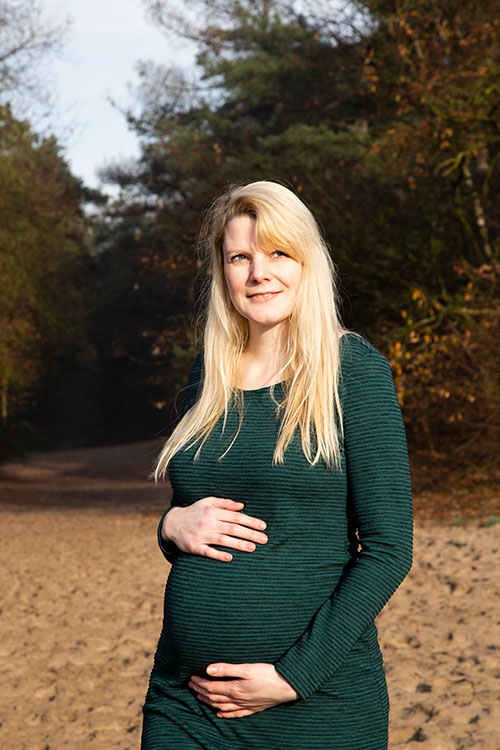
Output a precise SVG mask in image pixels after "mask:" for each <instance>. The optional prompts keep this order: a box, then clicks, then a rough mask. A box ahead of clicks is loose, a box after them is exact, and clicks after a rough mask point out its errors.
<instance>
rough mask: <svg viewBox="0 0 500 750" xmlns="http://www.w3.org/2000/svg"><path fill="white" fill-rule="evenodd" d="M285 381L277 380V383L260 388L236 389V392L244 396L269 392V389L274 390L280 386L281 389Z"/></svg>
mask: <svg viewBox="0 0 500 750" xmlns="http://www.w3.org/2000/svg"><path fill="white" fill-rule="evenodd" d="M286 382H287V381H286V380H278V382H277V383H271V385H264V386H262V387H261V388H236V390H237V391H240V393H243V394H244V395H245V396H246V395H247V394H249V393H264V391H270V390H271V388H276V387H278V386H280V387H281V388H282V387H283V384H284V383H286Z"/></svg>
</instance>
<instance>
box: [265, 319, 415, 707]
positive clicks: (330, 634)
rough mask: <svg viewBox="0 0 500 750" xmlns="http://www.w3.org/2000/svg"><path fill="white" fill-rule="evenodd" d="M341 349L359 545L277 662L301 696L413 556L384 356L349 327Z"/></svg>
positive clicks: (337, 660) (405, 476)
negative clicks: (324, 597) (324, 598)
mask: <svg viewBox="0 0 500 750" xmlns="http://www.w3.org/2000/svg"><path fill="white" fill-rule="evenodd" d="M341 354H342V380H341V397H342V406H343V426H344V450H345V456H346V472H347V486H348V497H347V512H348V516H349V524H350V528H351V530H354V529H356V530H357V535H358V539H359V543H360V551H359V552H358V553H357V557H356V558H355V559H354V561H353V562H352V564H351V565H350V566H349V567H348V569H347V570H346V572H345V574H344V575H343V576H342V577H341V579H340V581H339V583H338V585H337V587H336V588H335V590H334V591H333V593H332V594H331V596H330V597H329V598H328V599H327V600H326V601H325V602H324V603H323V605H322V606H321V607H320V609H319V610H318V612H317V613H316V614H315V616H314V617H313V619H312V620H311V622H310V623H309V626H308V628H307V630H306V631H305V632H304V633H303V635H302V636H301V637H300V638H299V639H298V640H297V641H296V642H295V644H294V645H293V646H292V647H291V648H290V649H289V650H288V651H287V652H286V653H285V654H284V655H283V656H282V657H281V658H280V659H279V660H278V661H277V662H276V663H275V666H276V669H277V670H278V672H279V673H280V674H281V675H282V676H283V677H284V678H285V679H286V680H287V682H289V683H290V684H291V685H292V686H293V687H294V688H295V689H296V690H297V692H298V693H299V695H300V697H301V698H307V697H308V696H309V695H311V694H312V693H313V692H315V691H316V690H318V689H319V688H320V687H321V685H323V684H324V683H325V682H327V681H328V680H329V679H330V678H331V677H332V676H333V675H334V674H335V672H336V670H338V669H339V667H340V666H341V664H342V662H343V661H344V659H345V658H346V656H347V654H348V653H349V651H350V649H351V648H352V647H353V645H354V644H355V643H356V641H357V640H358V639H359V637H360V636H361V635H362V634H363V633H364V632H365V630H366V629H367V628H368V627H369V626H370V624H371V623H372V622H373V620H374V618H375V616H376V615H377V614H378V613H379V612H380V610H381V609H382V607H383V606H384V605H385V604H386V602H387V601H388V599H389V598H390V597H391V595H392V594H393V593H394V591H395V590H396V589H397V587H398V586H399V584H400V583H401V581H402V580H403V578H404V577H405V576H406V574H407V572H408V571H409V569H410V567H411V559H412V506H411V484H410V472H409V465H408V454H407V448H406V438H405V431H404V425H403V421H402V417H401V411H400V408H399V404H398V400H397V396H396V393H395V389H394V383H393V379H392V374H391V370H390V367H389V364H388V362H387V360H386V359H385V358H384V357H383V356H382V355H381V354H380V353H379V352H378V351H377V350H376V349H375V348H374V347H372V346H371V345H370V344H369V343H368V342H367V341H365V339H362V338H361V337H358V336H355V335H352V334H349V335H347V336H345V337H343V339H342V341H341ZM321 512H322V511H321V509H318V513H321Z"/></svg>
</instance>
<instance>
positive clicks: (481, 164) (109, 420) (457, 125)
mask: <svg viewBox="0 0 500 750" xmlns="http://www.w3.org/2000/svg"><path fill="white" fill-rule="evenodd" d="M184 5H185V7H186V8H188V10H186V11H185V12H184V11H182V12H179V10H178V7H179V6H178V5H177V6H171V4H170V3H169V2H166V1H164V0H146V2H145V6H146V11H147V13H148V14H149V16H150V17H151V19H152V20H153V21H154V22H155V23H156V24H157V25H158V26H159V27H161V28H163V29H164V31H165V38H166V42H165V43H166V44H168V40H169V39H172V38H173V36H177V37H178V36H181V37H182V36H184V37H187V38H189V39H190V40H191V41H194V42H195V43H196V45H197V49H198V54H197V57H196V68H195V70H192V71H189V72H186V71H183V70H181V69H177V68H174V67H167V66H162V65H154V64H152V63H142V64H140V65H139V81H138V83H137V85H136V87H135V89H134V93H133V97H132V99H133V101H132V102H131V104H130V108H129V110H128V111H127V112H124V116H125V117H126V118H127V121H128V124H129V126H130V128H131V129H132V130H133V131H134V132H135V134H136V135H137V138H138V140H139V142H140V149H141V155H140V157H139V159H137V160H135V161H133V162H130V161H129V162H127V163H116V164H114V165H112V166H108V167H107V168H106V174H105V175H104V176H105V178H106V179H107V180H108V181H110V182H112V183H114V184H115V185H116V186H118V187H119V195H118V197H117V198H115V199H112V200H111V199H107V198H106V197H105V196H103V195H101V194H100V193H98V192H96V191H95V190H90V189H88V188H87V187H86V186H85V185H83V184H82V182H81V181H80V180H78V179H77V178H76V177H75V176H74V175H72V174H71V172H70V169H69V167H68V165H67V163H66V162H65V159H64V155H63V149H62V147H61V146H60V144H59V143H58V141H57V139H56V138H55V137H54V136H52V135H50V134H47V133H40V132H38V131H37V129H36V127H35V126H34V125H33V123H32V122H30V118H29V116H27V117H20V116H19V115H18V114H16V113H17V110H16V106H15V103H16V102H18V101H19V98H21V99H22V98H23V97H24V98H25V99H26V98H28V99H29V98H30V97H31V96H33V94H34V91H35V88H36V90H37V91H39V87H38V86H36V85H35V83H34V79H33V78H32V74H33V71H34V69H36V67H37V65H38V61H39V60H40V59H41V58H43V56H44V55H46V54H48V53H50V51H51V50H53V49H54V48H55V47H56V46H57V45H58V44H59V43H60V40H61V38H62V36H63V30H62V29H61V28H55V27H52V28H48V27H47V26H44V25H43V24H41V23H40V19H39V18H38V17H37V3H36V0H19V1H18V2H0V414H1V422H0V459H7V458H11V457H13V456H15V455H19V454H23V453H26V452H29V451H32V450H38V449H41V448H43V449H47V448H52V447H54V448H56V447H77V446H83V445H103V444H116V443H125V442H131V441H137V440H143V439H151V438H152V437H155V436H158V435H160V434H168V431H169V429H170V428H171V426H172V424H173V421H174V420H175V412H176V408H175V406H176V405H175V395H176V394H177V392H178V391H179V390H180V389H181V388H182V386H183V384H184V383H185V379H186V375H187V372H188V371H189V368H190V364H191V362H192V360H193V358H194V355H195V353H196V352H197V351H198V349H199V347H200V341H199V338H198V339H197V338H196V336H194V335H193V309H194V308H196V303H197V302H198V300H199V298H200V296H201V294H202V290H203V287H204V282H205V281H206V280H207V272H206V270H205V267H204V264H203V262H202V260H201V259H200V258H198V256H197V253H196V251H195V245H196V237H197V235H198V232H199V229H200V218H201V216H202V213H203V211H204V209H206V207H207V205H208V204H209V203H210V201H211V200H212V199H213V198H214V197H215V196H216V195H217V194H218V193H219V192H220V191H221V190H222V189H223V188H224V187H225V186H226V185H227V184H228V183H232V182H247V181H250V180H254V179H274V180H279V181H281V182H283V183H284V184H285V185H287V186H289V187H291V188H292V189H294V190H295V191H296V192H297V193H298V194H299V195H300V197H301V198H302V199H303V200H304V201H305V202H306V204H307V205H308V206H309V207H310V208H311V210H312V211H313V213H314V215H315V216H316V217H317V218H318V219H319V221H320V223H321V226H322V228H323V231H324V234H325V236H326V239H327V241H328V243H329V245H330V247H331V250H332V257H333V259H334V261H335V264H336V266H337V268H338V270H339V273H340V277H341V281H342V288H341V292H342V298H343V317H344V321H345V323H346V325H347V326H348V327H349V328H352V329H354V330H357V331H359V332H361V333H363V334H364V335H366V336H367V337H368V338H369V339H370V340H371V341H372V342H373V343H374V344H375V345H376V346H378V347H379V348H380V349H381V350H382V351H383V352H384V353H385V354H386V355H387V356H388V358H389V360H390V362H391V365H392V368H393V372H394V376H395V382H396V387H397V391H398V395H399V398H400V402H401V405H402V409H403V414H404V418H405V423H406V427H407V432H408V439H409V445H410V452H411V456H412V463H413V473H414V480H415V482H416V486H417V488H419V489H423V490H425V489H428V488H429V489H430V488H434V489H436V488H437V489H439V488H443V487H445V486H446V487H447V488H448V489H449V488H450V487H455V488H456V489H457V495H460V492H462V490H463V488H464V487H467V485H469V486H470V485H471V484H473V485H474V486H475V487H476V501H477V502H480V500H481V492H482V491H483V490H484V492H483V494H485V495H488V496H490V497H491V492H496V493H497V494H498V489H499V487H500V476H499V475H498V454H499V447H500V446H499V443H500V439H499V437H500V436H499V430H500V348H499V346H498V342H499V340H500V299H499V295H498V288H499V286H498V285H499V281H500V210H499V208H500V190H499V188H500V164H499V155H500V107H499V104H500V55H499V47H500V41H499V40H500V21H499V19H498V13H497V3H496V2H495V1H494V0H485V1H484V2H481V3H477V2H472V0H463V1H462V2H457V1H456V0H442V1H441V2H440V3H437V2H435V1H434V0H366V1H365V0H363V1H357V2H354V1H351V2H343V3H342V2H332V1H330V0H311V1H310V2H308V3H299V2H292V0H290V1H289V2H284V1H282V0H256V1H253V2H250V0H240V1H239V2H234V0H231V1H228V0H194V1H193V2H190V3H189V5H188V4H187V3H186V4H184ZM181 7H184V6H181ZM477 487H483V490H480V491H479V492H478V491H477ZM464 502H465V501H464ZM467 502H468V503H469V504H470V495H469V496H468V500H467Z"/></svg>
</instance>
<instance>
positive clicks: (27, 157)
mask: <svg viewBox="0 0 500 750" xmlns="http://www.w3.org/2000/svg"><path fill="white" fill-rule="evenodd" d="M0 185H1V189H0V320H1V326H0V381H1V382H0V387H1V391H0V400H1V418H2V421H3V423H4V425H5V424H6V423H8V422H9V421H10V420H11V419H13V418H14V417H15V416H16V414H22V413H23V412H25V411H26V408H27V406H28V405H30V404H31V399H32V397H33V394H34V393H35V392H36V390H37V388H38V387H39V385H40V382H41V379H42V376H43V374H44V372H46V371H47V368H48V367H49V366H50V363H51V362H54V361H55V360H56V359H57V358H58V357H61V356H64V355H65V354H67V353H68V351H72V352H74V351H75V349H77V348H78V344H79V342H81V338H82V298H81V290H80V289H79V287H78V283H79V282H78V274H79V272H80V271H81V264H82V263H83V262H84V261H83V258H84V251H85V240H84V237H85V232H84V226H83V217H82V214H81V210H80V201H81V199H82V188H81V185H80V183H79V182H78V180H76V178H74V177H73V176H72V175H71V173H70V172H69V169H68V167H67V165H66V164H65V162H64V160H63V158H62V156H61V153H60V149H59V147H58V145H57V142H56V141H55V139H54V138H42V137H39V136H37V135H36V134H35V133H33V132H32V130H31V129H30V127H29V125H28V124H27V123H25V122H22V121H19V120H16V119H15V118H14V117H13V116H12V114H11V112H10V110H9V109H5V108H3V109H0Z"/></svg>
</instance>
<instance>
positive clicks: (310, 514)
mask: <svg viewBox="0 0 500 750" xmlns="http://www.w3.org/2000/svg"><path fill="white" fill-rule="evenodd" d="M341 362H342V381H341V399H342V406H343V422H344V445H343V453H342V470H341V471H338V470H329V469H327V468H326V466H324V464H319V465H317V466H313V467H311V466H310V465H309V464H308V463H307V461H306V459H305V457H304V455H303V453H302V450H301V446H300V438H299V437H298V436H297V437H296V438H295V439H294V441H293V442H292V443H291V445H290V447H289V448H288V450H287V451H286V454H285V462H284V464H282V465H277V466H273V465H272V458H273V451H274V447H275V444H276V438H277V434H278V429H279V421H278V420H277V417H276V404H275V401H274V400H273V394H272V391H271V389H269V388H261V389H258V390H254V391H245V392H244V404H245V406H244V409H245V411H244V419H243V424H242V427H241V430H240V433H239V435H238V437H237V439H236V441H235V443H234V445H233V446H232V447H231V449H230V451H229V452H228V453H227V454H226V455H225V456H224V458H222V459H220V456H221V455H222V454H223V453H224V451H225V449H226V448H227V446H228V445H229V443H230V442H231V440H232V439H233V437H234V434H235V431H236V429H237V425H238V417H237V415H236V414H235V413H233V412H231V413H230V415H229V418H228V420H227V424H226V428H225V431H224V432H222V425H221V424H220V425H218V426H217V427H216V429H214V431H213V432H212V434H211V435H210V437H209V439H208V440H207V442H206V444H205V445H204V447H203V449H202V451H201V455H200V458H199V459H198V460H197V461H194V460H193V456H194V452H195V449H190V450H188V451H184V452H183V453H180V454H177V455H176V456H175V457H174V459H173V460H172V462H171V465H170V480H171V483H172V487H173V491H174V492H173V499H172V505H181V506H185V505H188V504H190V503H193V502H195V501H196V500H199V499H200V498H202V497H206V496H209V495H214V496H218V497H229V498H232V499H233V500H241V501H243V502H244V503H245V508H244V512H245V513H248V514H250V515H254V516H257V517H259V518H262V519H264V520H265V521H266V522H267V525H268V526H267V532H266V533H267V534H268V537H269V541H268V543H267V544H266V545H258V546H257V549H256V550H255V551H254V552H252V553H244V552H238V551H234V550H231V551H232V553H233V556H234V557H233V560H232V561H231V562H230V563H222V562H218V561H215V560H209V559H207V558H203V557H199V556H194V555H188V554H184V553H182V552H180V551H178V550H175V549H173V548H172V547H169V548H167V547H165V545H164V543H163V542H162V540H161V537H159V541H160V546H162V549H163V552H164V554H165V556H166V557H167V559H169V560H170V561H171V562H172V563H173V565H172V569H171V572H170V575H169V579H168V581H167V587H166V591H165V615H164V624H163V630H162V633H161V636H160V640H159V643H158V649H157V652H156V656H155V664H154V667H153V671H152V674H151V679H150V685H149V690H148V694H147V696H146V702H145V705H144V726H143V741H142V748H143V750H167V749H168V750H170V749H172V750H194V748H204V749H205V750H226V749H227V750H229V749H230V750H252V748H255V750H385V749H386V748H387V718H388V698H387V690H386V684H385V678H384V673H383V667H382V659H381V655H380V650H379V647H378V643H377V635H376V629H375V626H374V623H373V621H374V618H375V616H376V614H377V613H378V612H379V611H380V609H381V608H382V607H383V606H384V604H385V603H386V601H387V600H388V599H389V597H390V596H391V594H392V593H393V592H394V591H395V589H396V588H397V586H398V585H399V583H400V582H401V581H402V579H403V578H404V576H405V575H406V573H407V572H408V570H409V568H410V565H411V549H412V512H411V489H410V476H409V467H408V457H407V450H406V441H405V433H404V427H403V424H402V419H401V413H400V409H399V405H398V401H397V397H396V394H395V390H394V384H393V381H392V375H391V372H390V368H389V365H388V363H387V360H386V359H385V358H384V357H383V356H382V355H381V354H380V353H379V352H377V350H376V349H374V348H373V347H372V346H371V345H370V344H369V343H368V342H367V341H366V340H365V339H363V338H361V337H359V336H356V335H354V334H348V335H346V336H344V337H343V338H342V341H341ZM201 377H202V367H201V359H199V360H198V362H197V364H196V366H195V368H194V369H193V373H192V376H191V378H190V384H189V386H188V389H187V394H186V399H185V405H186V408H188V407H189V406H190V405H192V403H193V402H194V400H195V399H196V397H197V392H198V384H199V381H200V378H201ZM281 395H282V386H281V385H278V386H275V387H274V399H275V400H278V401H279V399H280V397H281ZM215 661H225V662H230V663H243V662H268V663H273V664H275V666H276V669H277V670H278V671H279V672H280V674H281V675H282V676H283V677H284V678H285V679H286V680H287V681H288V682H289V683H290V684H291V685H292V686H293V687H294V688H295V689H296V690H297V692H298V694H299V696H300V699H299V700H297V701H293V702H290V703H285V704H281V705H280V706H276V707H274V708H271V709H268V710H266V711H262V712H260V713H257V714H254V715H253V716H249V717H245V718H241V719H231V720H227V719H218V718H217V717H216V715H215V712H214V711H213V710H212V709H210V708H209V707H208V706H206V705H205V704H203V703H200V702H198V701H197V699H196V698H195V696H194V695H193V694H192V693H191V691H190V690H189V689H188V688H187V687H186V682H187V680H188V678H189V676H190V675H191V674H204V670H205V667H206V666H207V665H208V664H210V663H212V662H215Z"/></svg>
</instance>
